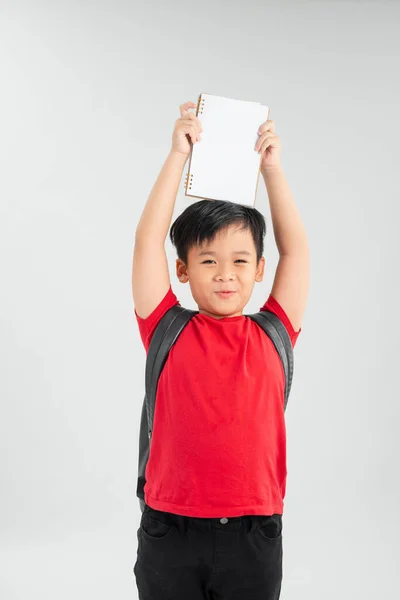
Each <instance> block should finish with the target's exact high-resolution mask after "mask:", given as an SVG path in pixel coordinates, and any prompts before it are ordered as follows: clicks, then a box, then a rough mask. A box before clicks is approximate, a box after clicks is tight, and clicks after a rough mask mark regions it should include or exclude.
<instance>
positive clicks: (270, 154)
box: [255, 120, 281, 171]
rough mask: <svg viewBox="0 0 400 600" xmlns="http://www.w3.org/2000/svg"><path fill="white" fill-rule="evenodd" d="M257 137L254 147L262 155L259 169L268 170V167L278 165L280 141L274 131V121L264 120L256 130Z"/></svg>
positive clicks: (279, 160) (279, 161)
mask: <svg viewBox="0 0 400 600" xmlns="http://www.w3.org/2000/svg"><path fill="white" fill-rule="evenodd" d="M257 134H258V135H259V138H258V140H257V143H256V146H255V148H256V149H257V150H258V151H259V152H260V151H261V152H260V154H261V155H262V157H261V165H260V168H261V170H264V171H268V169H270V168H275V167H279V166H280V163H281V157H280V155H281V141H280V139H279V136H278V135H277V134H276V133H275V122H274V121H271V120H268V121H265V122H264V123H263V124H262V125H260V128H259V130H258V132H257Z"/></svg>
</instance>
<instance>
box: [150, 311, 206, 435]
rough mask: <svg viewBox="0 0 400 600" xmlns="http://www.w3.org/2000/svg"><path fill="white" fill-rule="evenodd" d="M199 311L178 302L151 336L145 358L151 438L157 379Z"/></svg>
mask: <svg viewBox="0 0 400 600" xmlns="http://www.w3.org/2000/svg"><path fill="white" fill-rule="evenodd" d="M198 312H199V311H196V310H189V309H188V308H183V307H182V306H179V305H178V304H177V305H175V306H173V307H172V308H170V309H169V310H167V312H166V313H165V315H164V316H163V318H162V319H161V321H160V322H159V323H158V325H157V327H156V329H155V331H154V333H153V336H152V338H151V342H150V346H149V350H148V353H147V360H146V374H145V385H146V398H147V414H148V423H149V428H148V435H149V439H151V434H152V429H153V418H154V406H155V403H156V392H157V385H158V379H159V377H160V374H161V371H162V369H163V367H164V364H165V361H166V360H167V358H168V354H169V351H170V349H171V348H172V346H173V344H175V342H176V340H177V339H178V337H179V335H180V333H181V332H182V329H183V328H184V327H185V325H186V324H187V323H188V322H189V321H190V319H191V318H192V317H194V315H195V314H197V313H198Z"/></svg>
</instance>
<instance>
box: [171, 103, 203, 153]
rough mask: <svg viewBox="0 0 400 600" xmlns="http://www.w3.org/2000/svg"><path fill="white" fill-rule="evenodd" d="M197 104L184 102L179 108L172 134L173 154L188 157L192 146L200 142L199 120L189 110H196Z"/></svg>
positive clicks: (200, 128) (201, 129)
mask: <svg viewBox="0 0 400 600" xmlns="http://www.w3.org/2000/svg"><path fill="white" fill-rule="evenodd" d="M196 107H197V104H194V102H185V104H181V106H180V107H179V110H180V113H181V116H180V118H179V119H177V120H176V121H175V127H174V132H173V134H172V147H171V150H172V151H173V152H177V153H178V154H183V155H184V156H186V157H188V156H189V154H190V149H191V145H190V142H192V144H195V143H196V142H198V141H200V140H201V138H200V133H201V132H202V131H203V128H202V126H201V123H200V120H199V119H198V118H197V117H196V115H195V114H194V113H190V112H189V109H190V108H196Z"/></svg>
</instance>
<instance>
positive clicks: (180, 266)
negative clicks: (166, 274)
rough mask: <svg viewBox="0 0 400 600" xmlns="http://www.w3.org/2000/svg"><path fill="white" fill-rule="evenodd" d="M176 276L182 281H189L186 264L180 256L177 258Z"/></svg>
mask: <svg viewBox="0 0 400 600" xmlns="http://www.w3.org/2000/svg"><path fill="white" fill-rule="evenodd" d="M176 276H177V278H178V279H179V281H180V282H181V283H187V282H188V281H189V276H188V273H187V268H186V265H185V263H184V262H183V261H182V260H181V259H180V258H177V259H176Z"/></svg>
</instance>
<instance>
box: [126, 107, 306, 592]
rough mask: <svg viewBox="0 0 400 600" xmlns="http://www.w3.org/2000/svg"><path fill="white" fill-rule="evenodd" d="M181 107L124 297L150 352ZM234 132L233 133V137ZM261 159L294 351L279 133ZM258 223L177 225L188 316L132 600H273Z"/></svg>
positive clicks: (211, 207) (271, 409)
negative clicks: (249, 310)
mask: <svg viewBox="0 0 400 600" xmlns="http://www.w3.org/2000/svg"><path fill="white" fill-rule="evenodd" d="M195 107H196V105H195V104H194V103H192V102H187V103H185V104H183V105H182V106H181V107H180V114H181V117H180V119H178V120H177V121H176V124H175V128H174V132H173V136H172V147H171V151H170V153H169V155H168V157H167V160H166V161H165V164H164V166H163V168H162V170H161V173H160V175H159V177H158V179H157V181H156V183H155V186H154V188H153V190H152V192H151V194H150V197H149V199H148V201H147V203H146V206H145V208H144V210H143V214H142V216H141V219H140V221H139V224H138V227H137V230H136V238H135V249H134V258H133V270H132V292H133V299H134V304H135V315H136V318H137V321H138V326H139V330H140V335H141V338H142V341H143V344H144V347H145V349H146V352H147V351H148V348H149V345H150V341H151V337H152V334H153V332H154V330H155V328H156V326H157V324H158V323H159V321H160V319H161V318H162V316H163V315H164V314H165V312H166V311H167V310H168V309H170V308H171V307H172V306H174V305H176V304H179V302H178V299H177V297H176V296H175V294H174V292H173V291H172V289H171V283H170V278H169V271H168V263H167V257H166V254H165V250H164V243H165V240H166V237H167V235H168V230H169V226H170V223H171V219H172V214H173V211H174V205H175V200H176V195H177V192H178V188H179V185H180V182H181V177H182V172H183V169H184V166H185V163H186V160H187V158H188V156H189V153H190V147H191V146H190V142H191V143H193V144H195V143H197V142H198V141H200V143H201V139H200V133H201V131H202V129H201V124H200V121H199V119H198V118H197V117H196V116H195V114H193V113H191V112H189V111H190V109H193V108H195ZM232 127H234V123H233V124H232ZM258 133H259V138H258V142H257V148H256V149H257V150H259V151H260V153H261V154H262V156H261V173H262V176H263V179H264V181H265V184H266V187H267V192H268V197H269V202H270V207H271V218H272V222H273V229H274V235H275V241H276V244H277V247H278V250H279V255H280V258H279V263H278V266H277V270H276V274H275V278H274V283H273V287H272V290H271V293H270V295H269V297H268V299H267V300H266V302H265V304H264V306H263V307H262V308H261V310H263V309H268V310H270V311H272V312H274V313H275V314H276V315H277V316H278V317H279V319H280V320H281V321H282V323H283V324H284V326H285V327H286V329H287V331H288V333H289V336H290V339H291V341H292V346H293V347H294V345H295V343H296V340H297V337H298V335H299V333H300V331H301V322H302V317H303V312H304V309H305V305H306V300H307V295H308V288H309V250H308V243H307V236H306V232H305V230H304V227H303V224H302V222H301V219H300V216H299V213H298V212H297V208H296V206H295V204H294V201H293V199H292V197H291V194H290V191H289V187H288V184H287V182H286V179H285V176H284V174H283V171H282V168H281V166H280V149H281V145H280V141H279V138H278V136H277V135H276V133H275V132H274V122H273V121H266V122H265V123H263V124H262V126H261V127H260V130H259V132H258ZM265 230H266V228H265V220H264V217H263V216H262V215H261V213H260V212H259V211H258V210H256V209H255V208H252V207H246V206H241V205H238V204H234V203H231V202H222V201H206V200H201V201H199V202H195V203H194V204H192V205H190V206H188V207H187V208H186V210H185V211H184V212H183V213H182V214H181V215H180V216H179V217H178V219H177V220H176V221H175V222H174V224H173V225H172V227H171V230H170V238H171V241H172V243H173V244H174V246H175V247H176V249H177V254H178V259H177V262H176V274H177V277H178V279H179V281H180V282H181V283H187V282H188V283H189V285H190V289H191V293H192V295H193V298H194V299H195V302H196V304H197V305H198V310H199V314H196V315H195V316H194V317H193V318H192V319H191V320H190V321H189V323H188V324H187V325H186V327H185V328H184V330H183V331H182V333H181V335H180V336H179V338H178V339H177V342H176V343H175V344H174V346H173V347H172V348H171V351H170V354H169V356H168V359H167V361H166V363H165V365H164V368H163V371H162V373H161V376H160V379H159V384H158V388H157V401H156V409H155V415H154V424H153V436H152V441H151V452H150V456H149V460H148V463H147V467H146V485H145V488H144V489H145V510H144V512H143V514H142V517H141V522H140V527H139V530H138V554H137V560H136V563H135V566H134V573H135V577H136V583H137V587H138V590H139V598H140V599H141V600H217V599H218V600H277V599H278V598H279V596H280V590H281V582H282V575H283V569H282V557H283V547H282V513H283V499H284V496H285V490H286V431H285V418H284V410H283V405H284V386H285V378H284V371H283V367H282V363H281V361H280V358H279V355H278V353H277V352H276V350H275V347H274V345H273V343H272V342H271V340H270V339H269V337H268V336H267V335H266V333H265V332H264V331H262V329H261V328H260V327H259V325H258V324H257V323H255V322H254V321H252V320H251V319H250V318H249V317H246V316H245V315H243V308H244V306H245V305H246V304H247V303H248V301H249V299H250V296H251V293H252V291H253V287H254V284H255V282H261V281H262V279H263V274H264V265H265V259H264V257H263V256H262V254H263V247H264V239H263V238H264V235H265Z"/></svg>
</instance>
